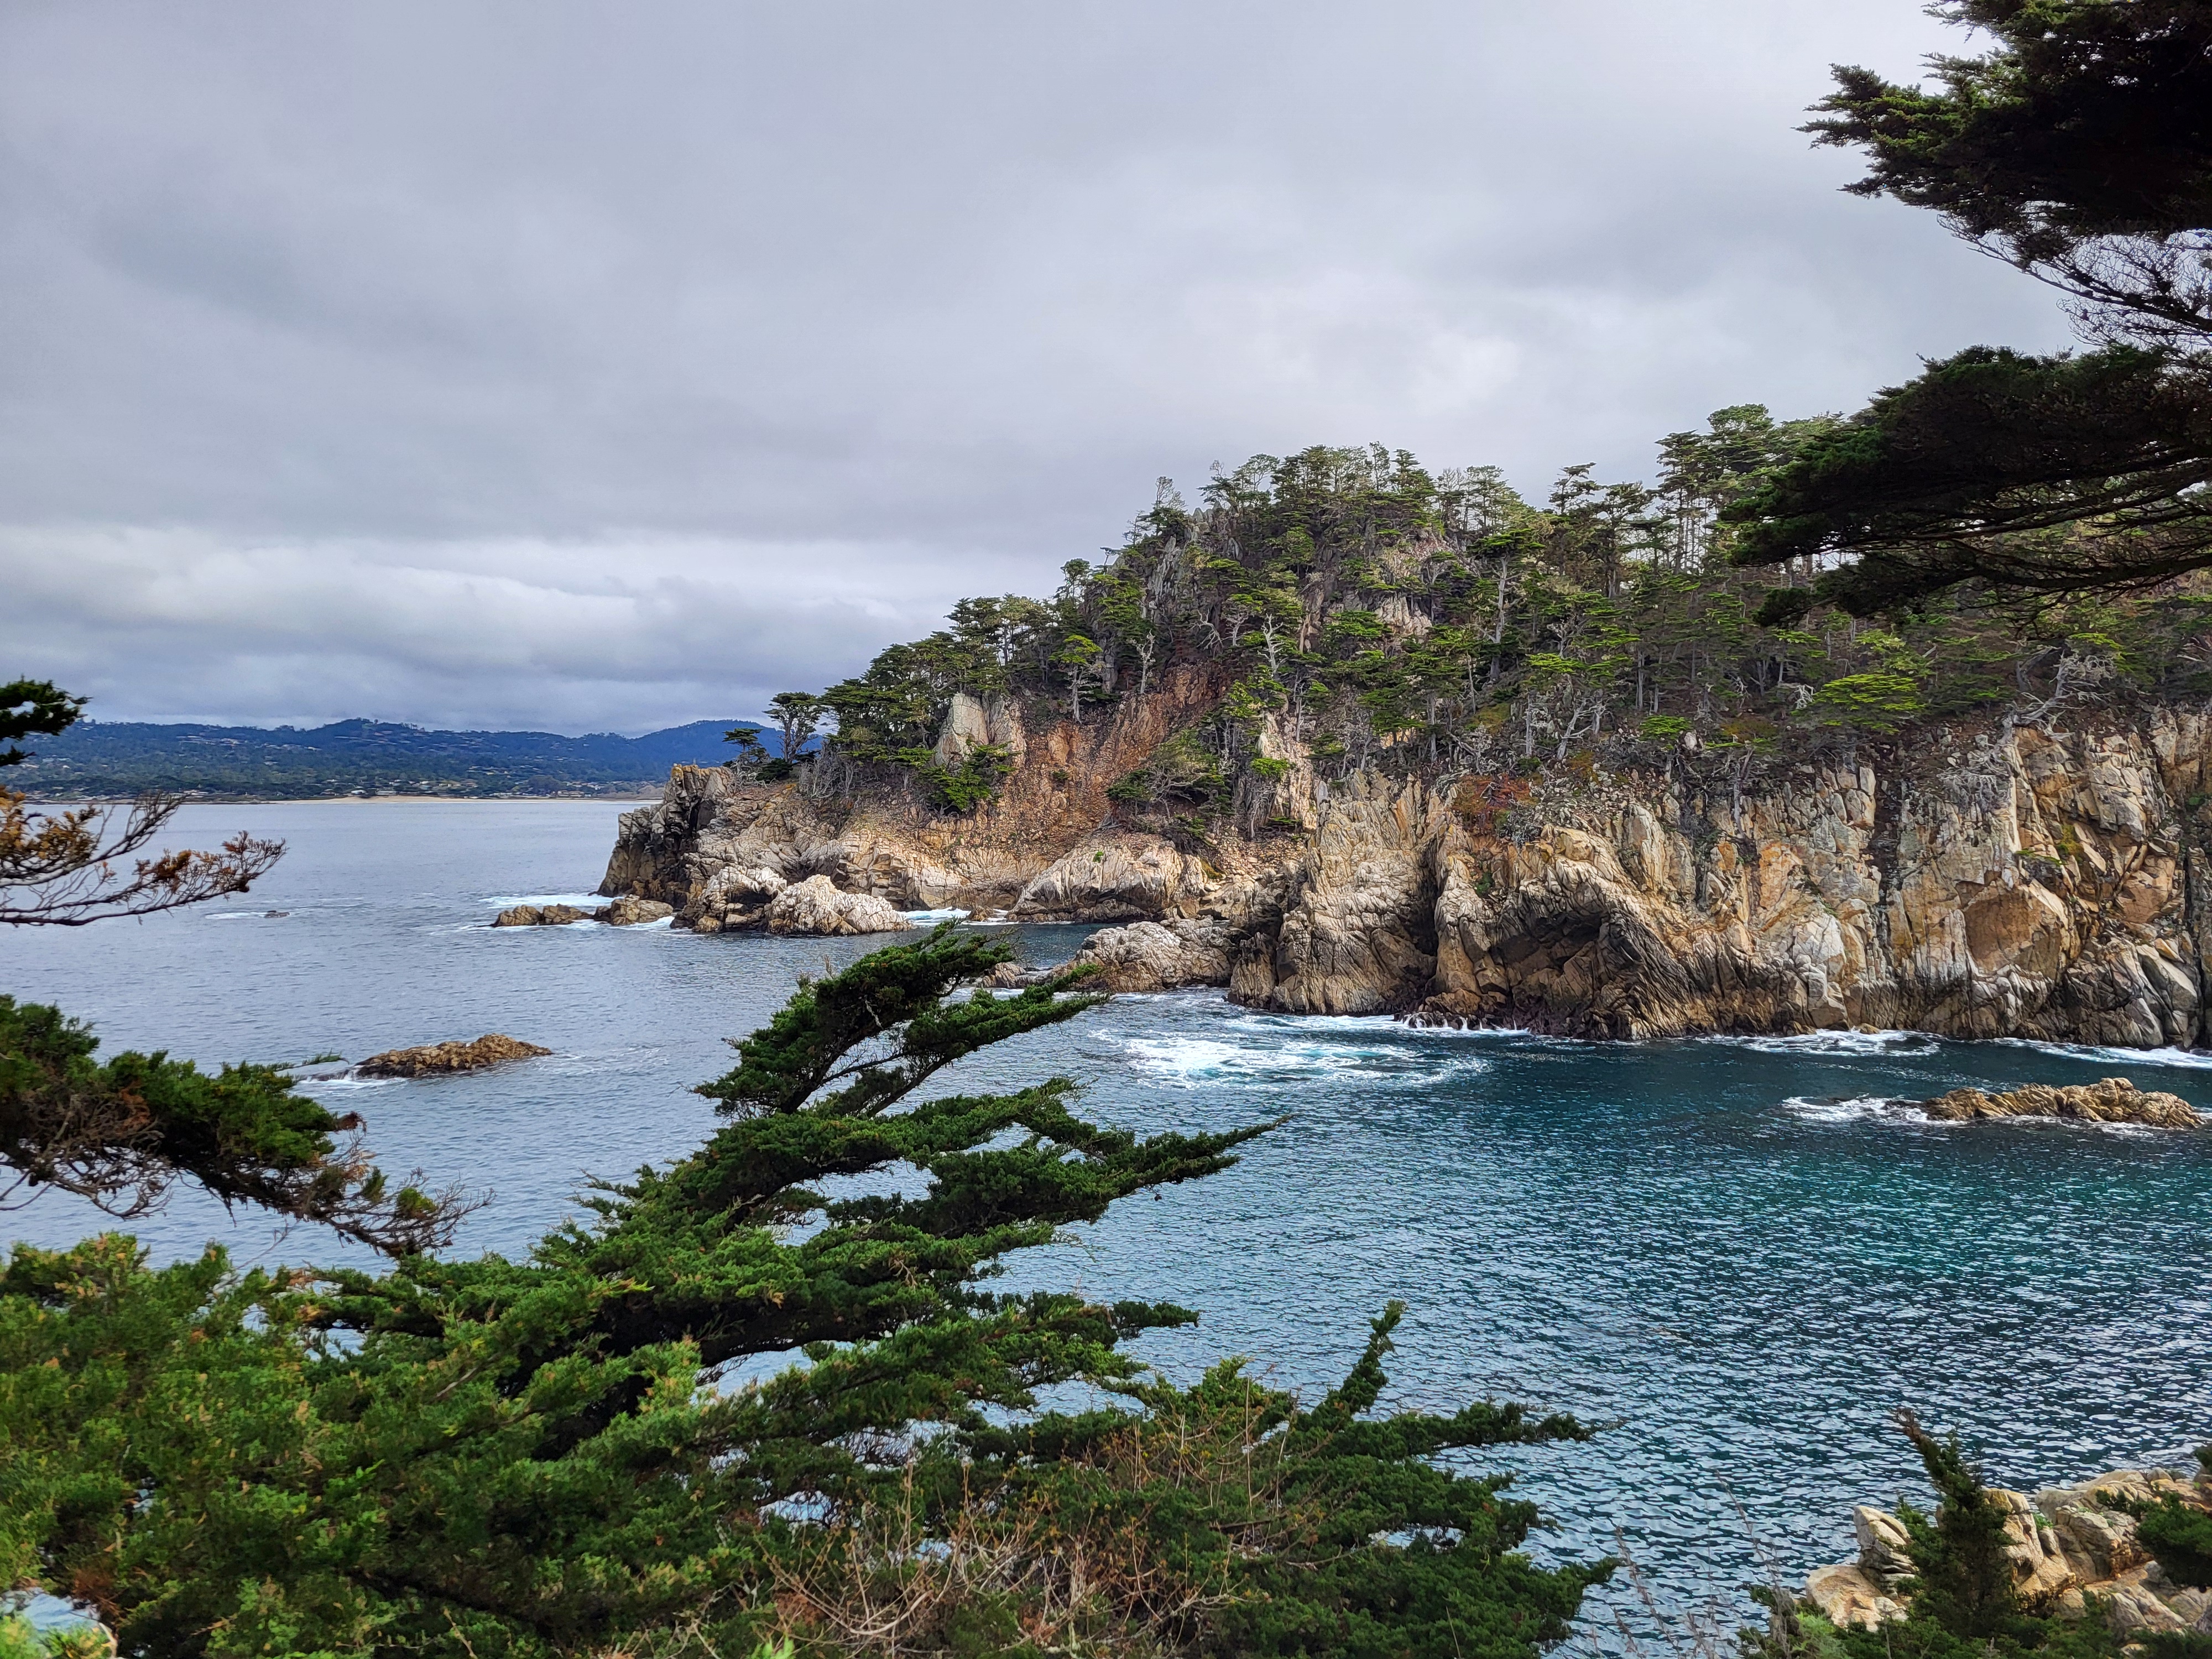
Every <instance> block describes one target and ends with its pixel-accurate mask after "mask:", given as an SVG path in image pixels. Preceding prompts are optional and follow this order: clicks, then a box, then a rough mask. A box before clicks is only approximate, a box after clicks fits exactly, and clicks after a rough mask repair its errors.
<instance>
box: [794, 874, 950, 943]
mask: <svg viewBox="0 0 2212 1659" xmlns="http://www.w3.org/2000/svg"><path fill="white" fill-rule="evenodd" d="M767 921H768V928H769V932H770V933H810V934H819V935H822V936H824V937H832V938H834V937H837V936H841V935H844V934H848V933H906V932H908V930H909V929H911V928H912V927H913V926H914V924H913V923H912V922H910V921H908V920H907V919H906V918H905V917H904V916H902V915H900V914H899V913H898V912H897V911H896V910H895V909H893V908H891V907H890V903H889V902H888V901H886V900H884V899H879V898H878V897H877V896H875V895H874V894H873V893H847V892H841V891H840V890H838V889H837V888H836V887H835V886H834V885H832V884H831V883H830V880H829V877H827V876H809V877H808V878H806V879H805V881H796V882H793V883H792V884H791V885H790V886H788V887H787V888H785V889H784V890H782V891H781V892H780V893H778V894H777V895H776V896H775V898H773V899H771V900H770V901H769V906H768V912H767Z"/></svg>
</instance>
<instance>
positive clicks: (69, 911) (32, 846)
mask: <svg viewBox="0 0 2212 1659" xmlns="http://www.w3.org/2000/svg"><path fill="white" fill-rule="evenodd" d="M183 804H184V803H183V802H182V801H181V800H180V799H177V798H176V797H174V796H170V795H142V796H141V797H139V799H137V800H136V801H134V802H132V803H131V805H129V806H128V807H122V808H116V807H100V806H82V807H70V808H65V809H64V810H62V811H52V812H47V811H40V810H38V809H36V808H34V807H31V806H28V805H26V804H25V801H24V798H23V797H22V796H21V795H19V794H16V793H14V792H13V791H11V790H6V789H0V923H4V924H11V925H14V926H18V927H20V926H24V925H27V924H29V925H43V926H47V927H83V926H84V925H85V924H86V923H87V922H92V921H108V920H112V918H115V917H118V916H145V915H155V914H156V913H157V912H159V911H162V910H174V909H177V908H180V907H181V906H184V905H187V904H198V903H201V902H204V901H205V900H208V899H212V898H223V897H226V896H229V895H231V894H233V893H243V892H246V891H247V890H250V889H251V888H252V885H253V884H254V883H255V882H256V881H258V880H259V879H260V878H262V877H263V876H264V875H266V874H267V873H268V872H269V871H270V868H271V867H272V866H274V865H275V864H276V860H278V859H280V858H282V857H283V855H284V843H283V842H281V841H264V840H261V839H259V838H258V837H257V836H249V835H246V834H245V833H243V832H240V834H238V835H235V836H232V837H231V838H230V839H229V840H228V841H227V842H224V843H223V844H222V850H221V851H220V852H214V853H205V852H195V851H192V850H190V849H181V850H179V851H174V852H167V851H164V852H159V853H156V854H154V855H153V856H151V857H149V858H142V857H138V856H137V854H140V853H142V852H143V850H144V849H145V848H149V847H150V846H151V845H152V844H153V842H154V841H155V837H157V836H159V835H160V834H161V831H162V829H163V828H164V827H166V826H167V823H168V822H169V820H170V819H171V818H172V817H174V816H175V815H176V811H177V809H178V808H179V806H181V805H183ZM125 860H130V861H131V862H130V865H129V867H128V868H127V869H125V868H121V867H119V866H122V865H123V863H124V861H125Z"/></svg>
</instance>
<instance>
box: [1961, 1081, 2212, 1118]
mask: <svg viewBox="0 0 2212 1659" xmlns="http://www.w3.org/2000/svg"><path fill="white" fill-rule="evenodd" d="M1918 1105H1919V1107H1920V1109H1921V1110H1922V1111H1923V1112H1925V1113H1926V1114H1927V1115H1929V1117H1932V1118H1935V1119H1936V1120H1938V1121H1942V1122H1946V1123H1959V1122H1968V1121H1974V1120H1977V1119H1981V1118H1994V1117H2063V1118H2073V1119H2075V1120H2076V1121H2082V1122H2088V1123H2147V1124H2149V1125H2151V1126H2152V1127H2154V1128H2160V1129H2201V1128H2203V1127H2204V1119H2203V1116H2202V1115H2200V1114H2199V1113H2198V1112H2197V1109H2196V1108H2195V1107H2193V1106H2191V1104H2190V1103H2188V1102H2187V1101H2185V1100H2184V1099H2183V1098H2182V1097H2180V1096H2179V1095H2170V1094H2167V1093H2166V1092H2164V1091H2162V1090H2157V1089H2138V1088H2136V1085H2134V1084H2132V1083H2130V1082H2129V1081H2128V1079H2125V1078H2124V1077H2108V1078H2100V1079H2098V1080H2097V1081H2096V1082H2094V1083H2084V1084H2078V1085H2057V1084H2050V1083H2029V1084H2024V1085H2021V1087H2020V1088H2017V1089H2012V1090H2008V1091H2006V1092H2004V1093H2002V1094H1995V1095H1992V1094H1984V1092H1983V1091H1981V1090H1979V1089H1954V1090H1952V1091H1951V1092H1950V1093H1948V1094H1947V1095H1939V1096H1937V1097H1936V1098H1935V1099H1934V1100H1923V1101H1921V1102H1919V1103H1918Z"/></svg>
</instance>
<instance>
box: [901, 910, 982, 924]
mask: <svg viewBox="0 0 2212 1659" xmlns="http://www.w3.org/2000/svg"><path fill="white" fill-rule="evenodd" d="M899 915H902V916H904V917H905V918H906V919H907V920H908V921H967V920H968V913H967V912H966V911H965V910H902V911H900V912H899Z"/></svg>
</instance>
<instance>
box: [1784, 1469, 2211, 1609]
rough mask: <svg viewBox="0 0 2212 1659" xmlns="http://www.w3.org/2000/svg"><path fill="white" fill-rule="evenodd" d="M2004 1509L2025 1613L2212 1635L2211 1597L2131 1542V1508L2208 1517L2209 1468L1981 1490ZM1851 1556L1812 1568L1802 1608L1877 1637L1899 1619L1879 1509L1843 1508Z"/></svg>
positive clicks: (1888, 1527)
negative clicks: (2167, 1506) (2173, 1503)
mask: <svg viewBox="0 0 2212 1659" xmlns="http://www.w3.org/2000/svg"><path fill="white" fill-rule="evenodd" d="M1989 1495H1990V1498H1992V1499H1994V1500H1995V1501H1996V1503H1997V1504H1999V1505H2000V1506H2001V1507H2002V1509H2003V1510H2004V1511H2005V1540H2006V1542H2005V1551H2004V1553H2005V1559H2006V1560H2007V1562H2008V1564H2009V1565H2010V1568H2011V1571H2012V1576H2013V1585H2014V1589H2015V1592H2016V1594H2017V1595H2019V1597H2020V1600H2021V1605H2022V1606H2023V1607H2026V1608H2027V1609H2028V1610H2030V1611H2033V1612H2045V1613H2063V1614H2069V1615H2075V1616H2079V1615H2081V1614H2083V1613H2087V1611H2088V1610H2089V1607H2090V1605H2091V1603H2092V1602H2095V1603H2096V1604H2097V1606H2098V1607H2100V1609H2101V1611H2102V1613H2103V1616H2104V1618H2105V1620H2106V1622H2107V1624H2108V1625H2109V1626H2110V1627H2111V1628H2112V1632H2114V1633H2115V1634H2116V1635H2119V1636H2131V1635H2136V1634H2156V1633H2158V1632H2195V1633H2196V1634H2198V1635H2204V1636H2212V1590H2206V1589H2196V1588H2192V1587H2191V1586H2188V1585H2184V1584H2178V1583H2175V1582H2174V1581H2173V1580H2172V1578H2171V1577H2168V1576H2167V1575H2166V1572H2165V1571H2164V1570H2163V1569H2161V1568H2160V1565H2159V1564H2158V1563H2157V1562H2156V1561H2155V1560H2154V1559H2152V1556H2151V1553H2150V1552H2149V1551H2148V1550H2147V1549H2146V1548H2144V1547H2143V1545H2142V1541H2141V1540H2140V1539H2139V1538H2138V1537H2137V1535H2136V1518H2135V1516H2134V1515H2132V1514H2131V1513H2130V1510H2131V1509H2136V1508H2140V1507H2141V1506H2143V1505H2147V1504H2153V1503H2155V1502H2157V1501H2158V1500H2159V1499H2160V1498H2164V1497H2167V1496H2171V1497H2172V1498H2176V1499H2178V1500H2179V1501H2180V1502H2181V1503H2183V1504H2187V1505H2189V1506H2191V1508H2195V1509H2199V1510H2206V1511H2208V1512H2212V1469H2208V1470H2207V1471H2206V1472H2203V1473H2200V1474H2197V1476H2196V1478H2195V1479H2194V1480H2191V1479H2189V1478H2188V1477H2186V1476H2183V1475H2178V1474H2172V1473H2171V1472H2169V1471H2167V1470H2164V1469H2116V1470H2113V1471H2112V1472H2111V1473H2109V1474H2100V1475H2099V1476H2097V1477H2096V1478H2095V1479H2094V1480H2085V1481H2083V1482H2082V1483H2081V1484H2080V1485H2079V1486H2054V1487H2046V1488H2045V1489H2044V1490H2043V1491H2041V1492H2037V1493H2035V1494H2034V1495H2033V1497H2030V1496H2029V1495H2027V1493H2024V1492H2007V1491H2004V1490H2002V1489H2000V1488H1997V1487H1990V1489H1989ZM1851 1529H1852V1531H1853V1533H1854V1534H1856V1536H1857V1541H1858V1554H1857V1558H1856V1559H1853V1560H1850V1561H1842V1562H1838V1563H1836V1564H1835V1565H1832V1566H1826V1567H1821V1568H1819V1569H1817V1570H1816V1571H1814V1573H1813V1574H1812V1576H1811V1577H1809V1578H1808V1580H1807V1581H1806V1583H1805V1589H1804V1600H1805V1601H1808V1602H1809V1603H1810V1604H1811V1605H1812V1606H1813V1607H1814V1609H1816V1610H1817V1611H1818V1612H1819V1613H1820V1615H1821V1617H1823V1618H1824V1619H1826V1620H1827V1621H1828V1622H1829V1623H1830V1624H1832V1625H1835V1626H1857V1627H1858V1628H1860V1629H1863V1630H1874V1629H1878V1628H1879V1627H1881V1626H1883V1625H1885V1624H1889V1623H1893V1622H1895V1621H1897V1620H1902V1619H1903V1618H1904V1617H1905V1600H1904V1595H1905V1590H1904V1585H1905V1581H1906V1580H1908V1579H1910V1578H1911V1577H1912V1571H1913V1569H1912V1563H1911V1559H1910V1558H1909V1557H1908V1556H1907V1554H1906V1553H1905V1547H1906V1542H1907V1535H1906V1533H1905V1525H1904V1523H1903V1522H1901V1521H1899V1519H1898V1517H1897V1516H1895V1515H1894V1514H1893V1513H1891V1512H1890V1511H1889V1510H1883V1509H1878V1508H1876V1507H1875V1506H1874V1505H1872V1504H1859V1505H1857V1507H1855V1508H1854V1509H1853V1510H1851Z"/></svg>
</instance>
